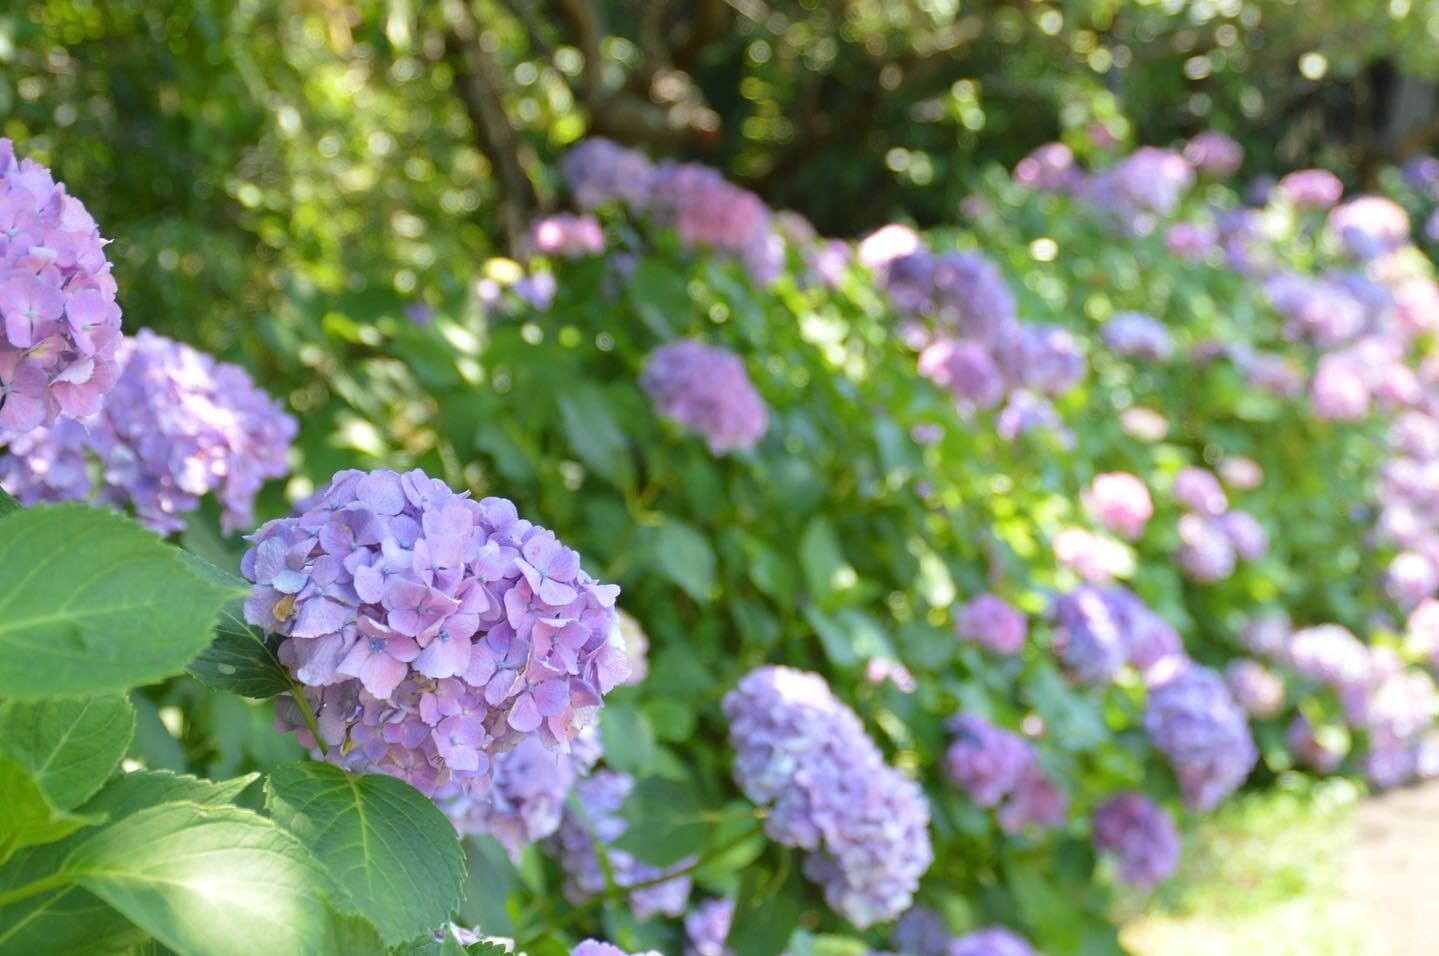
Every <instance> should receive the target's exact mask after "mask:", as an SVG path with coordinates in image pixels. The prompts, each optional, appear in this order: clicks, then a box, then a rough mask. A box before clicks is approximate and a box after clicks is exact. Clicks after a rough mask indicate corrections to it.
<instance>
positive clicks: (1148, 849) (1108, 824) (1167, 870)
mask: <svg viewBox="0 0 1439 956" xmlns="http://www.w3.org/2000/svg"><path fill="white" fill-rule="evenodd" d="M1094 848H1095V849H1096V850H1098V851H1099V852H1101V853H1110V854H1113V855H1114V856H1115V857H1116V859H1117V860H1118V863H1119V875H1120V877H1121V878H1122V879H1123V880H1124V881H1125V882H1126V883H1129V884H1132V885H1134V886H1137V887H1140V888H1141V889H1150V888H1152V887H1153V886H1154V885H1155V884H1157V883H1159V882H1160V881H1162V880H1164V879H1165V878H1166V877H1168V876H1169V875H1170V874H1172V873H1173V872H1174V870H1175V868H1176V867H1178V866H1179V849H1180V845H1179V831H1178V830H1177V829H1175V827H1174V821H1173V820H1171V819H1170V817H1169V814H1168V813H1165V812H1164V810H1163V809H1161V808H1160V807H1159V806H1157V805H1156V804H1155V803H1154V801H1152V800H1150V799H1149V798H1148V797H1146V796H1145V795H1144V794H1142V793H1137V792H1134V791H1125V792H1123V793H1119V794H1116V795H1115V796H1113V797H1110V798H1109V799H1108V800H1106V801H1104V803H1102V804H1100V805H1099V807H1098V809H1096V810H1095V811H1094Z"/></svg>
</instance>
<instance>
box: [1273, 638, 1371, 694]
mask: <svg viewBox="0 0 1439 956" xmlns="http://www.w3.org/2000/svg"><path fill="white" fill-rule="evenodd" d="M1284 655H1285V659H1286V662H1287V663H1288V664H1289V666H1290V667H1292V668H1294V670H1295V672H1296V673H1298V674H1299V676H1301V677H1304V678H1307V679H1309V680H1312V681H1314V682H1315V683H1318V684H1323V685H1325V686H1327V687H1335V688H1338V687H1343V686H1345V685H1349V684H1363V683H1365V682H1366V681H1368V680H1369V678H1370V677H1371V676H1372V673H1373V667H1372V664H1371V661H1370V658H1369V649H1368V648H1367V647H1365V646H1364V644H1363V643H1361V642H1360V640H1359V639H1358V638H1357V637H1355V636H1354V635H1353V634H1351V633H1350V632H1349V631H1348V629H1346V628H1343V627H1340V626H1339V625H1338V624H1321V625H1319V626H1317V627H1306V628H1303V629H1301V630H1298V631H1295V632H1294V633H1293V634H1291V635H1290V636H1289V642H1288V645H1287V647H1286V648H1285V651H1284Z"/></svg>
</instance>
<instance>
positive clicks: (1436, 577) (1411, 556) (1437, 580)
mask: <svg viewBox="0 0 1439 956" xmlns="http://www.w3.org/2000/svg"><path fill="white" fill-rule="evenodd" d="M1435 591H1439V567H1436V566H1435V564H1434V561H1433V560H1431V559H1430V558H1429V557H1428V556H1427V555H1425V554H1421V553H1420V552H1418V551H1401V552H1399V553H1398V554H1396V555H1395V556H1394V558H1393V560H1391V561H1390V562H1389V567H1388V568H1387V569H1386V570H1385V572H1384V593H1385V594H1387V595H1388V596H1389V599H1390V600H1392V601H1393V602H1394V603H1395V604H1397V605H1399V607H1400V608H1401V609H1403V610H1406V611H1407V610H1409V609H1410V608H1412V607H1414V606H1416V605H1417V604H1418V603H1419V602H1420V601H1423V600H1424V599H1426V598H1431V597H1433V596H1434V592H1435Z"/></svg>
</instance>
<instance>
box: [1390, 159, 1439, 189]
mask: <svg viewBox="0 0 1439 956" xmlns="http://www.w3.org/2000/svg"><path fill="white" fill-rule="evenodd" d="M1399 171H1400V172H1401V173H1402V174H1403V175H1404V181H1405V182H1406V183H1408V184H1409V188H1410V189H1413V190H1414V191H1415V192H1419V193H1424V194H1427V195H1432V194H1433V190H1434V186H1435V184H1436V183H1439V159H1435V158H1434V157H1433V156H1411V157H1410V158H1409V159H1406V160H1405V161H1404V163H1403V165H1401V166H1400V167H1399Z"/></svg>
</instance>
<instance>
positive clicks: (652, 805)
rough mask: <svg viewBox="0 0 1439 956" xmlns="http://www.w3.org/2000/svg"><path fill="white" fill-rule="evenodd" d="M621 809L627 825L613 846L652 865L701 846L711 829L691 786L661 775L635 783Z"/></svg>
mask: <svg viewBox="0 0 1439 956" xmlns="http://www.w3.org/2000/svg"><path fill="white" fill-rule="evenodd" d="M622 813H623V815H624V818H625V819H626V820H627V821H629V829H627V830H626V831H625V832H624V835H623V836H621V837H620V838H619V839H618V840H616V841H615V843H614V845H615V848H616V849H620V850H627V851H629V852H630V853H633V854H634V855H635V856H636V857H638V858H639V859H640V860H643V861H644V862H645V863H650V864H653V865H655V866H670V865H672V864H675V863H678V862H679V861H680V860H682V859H684V858H685V857H687V856H692V855H694V854H696V853H698V852H699V851H701V850H703V849H704V848H705V845H706V843H708V841H709V835H710V832H711V830H712V829H713V824H712V823H711V822H710V820H709V818H708V817H707V816H706V814H705V813H704V809H703V807H702V806H701V805H700V802H699V798H698V797H697V796H696V795H695V792H694V790H692V789H691V788H690V787H689V785H688V784H685V783H681V782H678V781H674V780H665V779H663V778H661V777H649V778H647V779H645V780H641V781H639V782H638V783H637V784H635V788H634V790H632V791H631V792H630V795H629V797H628V798H627V799H626V800H625V805H624V808H623V810H622Z"/></svg>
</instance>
